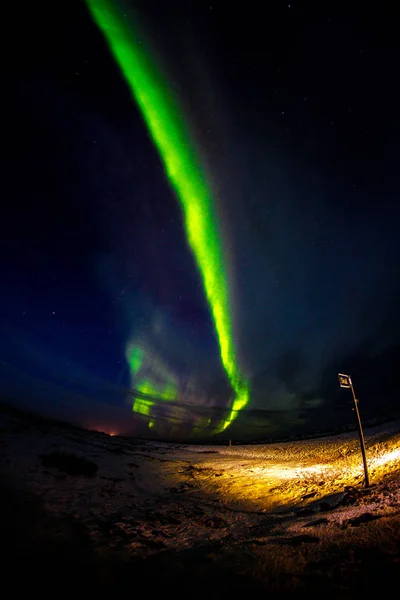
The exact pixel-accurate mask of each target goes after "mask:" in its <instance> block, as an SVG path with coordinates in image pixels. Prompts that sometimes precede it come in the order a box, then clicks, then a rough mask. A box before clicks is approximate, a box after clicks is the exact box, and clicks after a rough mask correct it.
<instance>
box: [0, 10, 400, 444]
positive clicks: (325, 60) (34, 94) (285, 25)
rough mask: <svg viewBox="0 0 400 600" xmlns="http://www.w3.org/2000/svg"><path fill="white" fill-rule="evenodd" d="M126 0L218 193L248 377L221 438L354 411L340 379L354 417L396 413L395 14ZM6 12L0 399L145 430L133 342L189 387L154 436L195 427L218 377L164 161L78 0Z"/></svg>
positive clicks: (399, 123)
mask: <svg viewBox="0 0 400 600" xmlns="http://www.w3.org/2000/svg"><path fill="white" fill-rule="evenodd" d="M130 4H131V6H133V7H134V8H135V10H136V12H137V14H138V16H139V17H140V19H141V22H142V25H143V27H144V29H145V31H146V35H147V38H148V39H149V40H150V41H151V44H152V46H153V48H154V49H155V51H156V53H157V56H158V57H159V59H160V64H161V65H162V68H163V69H164V71H165V73H166V74H167V76H168V80H169V82H170V84H171V85H172V86H173V88H174V90H175V92H176V93H177V94H178V96H179V97H180V100H181V104H182V108H183V111H184V115H185V118H186V119H187V120H188V122H189V123H190V126H191V129H192V131H193V134H194V137H195V138H196V145H197V149H198V152H199V156H200V157H201V160H202V163H203V165H204V167H205V168H206V170H207V173H208V178H209V181H210V182H211V184H212V186H213V189H214V191H215V197H216V202H217V206H218V212H219V215H220V219H221V224H222V225H221V226H222V229H223V232H224V240H225V243H226V252H227V254H228V255H229V275H230V285H231V294H232V307H233V313H234V326H235V338H236V342H237V348H238V355H239V359H240V363H241V366H242V368H243V370H244V371H245V373H246V375H247V376H248V378H249V380H250V384H251V389H252V397H251V403H250V405H249V406H248V411H247V413H246V415H245V416H244V417H243V419H241V420H239V421H238V423H237V424H236V425H235V430H234V433H235V435H238V436H240V435H245V436H247V437H249V436H250V437H251V436H253V437H260V436H262V435H266V434H267V433H268V432H269V433H271V432H278V431H279V432H285V431H289V429H290V428H291V427H292V426H293V427H296V428H297V430H300V431H301V430H304V431H306V430H307V429H312V428H319V429H324V428H329V427H331V425H332V424H333V423H336V422H337V423H339V422H347V421H349V420H350V421H351V419H352V415H351V414H350V416H349V414H348V411H350V407H349V405H348V402H349V401H350V398H348V396H347V395H346V392H344V391H343V390H340V389H338V385H337V372H338V370H340V371H347V370H348V371H350V373H351V374H352V376H353V379H354V382H355V385H356V391H357V392H358V394H359V396H360V401H361V402H362V404H361V406H362V411H364V414H365V415H366V416H368V417H372V416H374V415H375V414H378V413H381V412H382V411H386V412H390V411H393V410H395V409H396V408H397V406H398V399H397V381H396V374H397V373H396V368H397V367H396V366H397V364H398V360H399V354H400V353H399V347H400V336H399V320H398V304H399V280H398V262H399V249H400V248H399V245H400V242H399V235H398V223H399V216H400V215H399V203H398V197H399V191H400V175H399V169H398V161H399V149H400V147H399V134H400V119H399V114H398V106H399V105H400V103H399V100H400V98H399V90H398V86H397V78H396V73H397V69H398V64H399V58H400V51H399V41H398V35H397V32H396V30H395V26H394V23H395V19H394V15H391V14H390V12H387V13H385V12H384V11H385V9H383V8H379V7H375V8H374V11H373V12H372V9H371V13H368V9H366V8H364V9H363V11H361V12H360V11H358V10H356V9H354V10H353V9H352V8H349V7H347V8H346V9H345V10H343V11H342V9H341V8H340V7H337V6H336V5H335V3H333V2H332V3H329V2H327V3H323V6H321V3H314V2H293V3H285V2H269V3H268V6H267V7H266V6H265V5H259V4H258V3H256V2H249V3H247V4H246V5H245V6H243V5H241V6H240V7H239V8H238V9H232V7H230V6H229V4H228V3H223V4H219V6H214V5H212V3H205V2H200V1H195V2H188V3H187V2H179V3H178V2H174V1H172V2H168V3H165V2H161V3H160V2H136V3H135V2H132V1H131V2H130ZM211 5H212V6H211ZM15 12H16V13H17V11H15ZM9 19H10V27H14V29H15V30H16V31H17V30H18V36H19V41H18V44H16V45H15V52H13V53H10V57H9V64H8V65H7V72H6V77H7V87H6V89H7V94H6V103H7V110H6V112H5V119H6V123H5V134H4V140H5V144H4V146H5V148H6V156H5V158H4V163H5V164H4V167H5V168H4V173H5V178H4V181H3V186H4V187H3V203H2V218H1V225H0V226H1V241H0V243H1V253H0V261H1V262H0V265H1V267H0V268H1V274H2V294H1V299H0V310H1V313H0V314H1V320H0V324H1V325H0V331H1V343H0V351H1V355H0V359H1V363H0V372H1V375H2V382H3V394H4V396H5V397H12V398H14V400H15V401H18V402H19V403H22V404H26V405H28V406H30V407H31V408H33V409H35V410H38V411H42V412H46V413H47V414H49V413H50V414H54V415H55V416H62V417H63V418H68V419H70V420H74V421H77V422H80V423H83V424H84V425H85V426H90V427H94V426H96V427H100V428H103V429H107V430H113V429H117V430H119V431H132V432H136V433H137V434H139V435H146V434H147V432H148V429H147V423H146V422H145V421H146V419H143V418H141V417H139V418H134V417H133V416H132V411H131V404H132V402H131V399H130V397H129V389H130V387H131V385H132V381H131V378H130V375H129V369H128V367H127V362H126V347H127V344H128V343H129V342H130V341H132V340H133V341H134V342H135V343H140V344H142V345H143V346H144V347H146V352H147V359H146V360H148V362H149V364H151V363H152V362H153V363H154V364H159V363H160V364H161V363H162V364H163V365H164V366H165V365H167V368H168V370H169V372H171V373H172V374H173V375H174V377H176V378H177V380H179V381H180V382H181V381H184V382H187V381H190V382H191V386H193V389H195V390H196V393H195V396H196V398H197V400H196V402H194V405H193V406H192V407H189V408H187V407H186V408H184V409H182V410H180V411H178V412H179V419H178V421H176V422H177V423H178V425H174V427H172V426H170V425H168V420H167V419H166V415H167V413H166V414H164V413H162V416H161V417H160V419H159V423H158V427H159V429H158V433H159V434H160V435H162V436H168V435H170V436H177V435H180V433H182V435H188V434H189V432H190V428H191V424H192V422H193V418H194V417H193V415H196V414H197V412H198V411H200V413H208V412H209V414H210V416H213V415H214V414H215V411H216V407H225V406H226V405H227V403H228V400H229V386H228V383H227V381H226V376H225V375H224V372H223V369H222V367H221V364H220V358H219V350H218V345H217V341H216V336H215V333H214V330H213V326H212V321H211V317H210V311H209V308H208V306H207V303H206V301H205V297H204V292H203V289H202V285H201V278H200V276H199V274H198V272H197V267H196V264H195V262H194V259H193V257H192V255H191V253H190V251H189V250H188V247H187V244H186V240H185V234H184V228H183V224H182V220H181V213H180V208H179V205H178V202H177V201H176V199H175V197H174V195H173V193H172V191H171V190H170V188H169V186H168V183H167V180H166V177H165V176H164V172H163V168H162V165H161V162H160V159H159V157H158V155H157V152H156V150H155V148H154V147H153V145H152V143H151V141H150V139H149V136H148V134H147V131H146V128H145V126H144V124H143V122H142V120H141V117H140V115H139V113H138V110H137V108H136V106H135V104H134V102H133V100H132V99H131V97H130V94H129V91H128V89H127V87H126V85H125V83H124V81H123V79H122V77H121V76H120V73H119V71H118V69H117V67H116V65H115V63H114V60H113V59H112V57H111V55H110V54H109V51H108V49H107V47H106V44H105V42H104V40H103V38H102V36H101V34H100V32H99V31H98V30H97V29H96V27H95V25H94V24H93V23H92V22H91V20H90V18H89V15H88V12H87V10H86V8H85V4H84V3H83V2H79V1H78V0H71V2H69V3H68V5H66V6H63V8H62V11H61V10H60V11H59V12H58V13H57V14H55V13H54V8H51V5H50V4H49V3H44V2H39V3H37V4H35V6H34V7H31V8H28V9H26V11H25V13H24V19H23V20H22V21H21V18H20V15H19V14H12V15H11V14H10V16H9ZM185 385H186V384H185ZM185 402H186V401H185V400H182V401H181V403H182V404H185ZM178 404H179V399H178ZM185 406H186V404H185ZM347 409H348V410H347ZM168 410H171V411H173V410H175V409H173V408H171V409H168ZM196 411H197V412H196ZM160 414H161V413H160ZM263 424H264V425H265V429H263V427H261V425H263ZM154 431H155V430H154Z"/></svg>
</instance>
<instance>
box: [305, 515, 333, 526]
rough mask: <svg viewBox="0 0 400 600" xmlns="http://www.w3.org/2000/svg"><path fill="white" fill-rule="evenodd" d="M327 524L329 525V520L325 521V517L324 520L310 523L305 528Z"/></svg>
mask: <svg viewBox="0 0 400 600" xmlns="http://www.w3.org/2000/svg"><path fill="white" fill-rule="evenodd" d="M327 523H329V521H328V519H325V517H323V518H322V519H316V520H315V521H310V522H309V523H306V524H305V525H303V527H317V526H318V525H326V524H327Z"/></svg>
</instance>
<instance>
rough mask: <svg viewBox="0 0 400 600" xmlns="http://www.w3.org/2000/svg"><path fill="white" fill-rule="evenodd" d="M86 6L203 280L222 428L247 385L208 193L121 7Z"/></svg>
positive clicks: (98, 1)
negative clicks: (220, 372) (229, 397)
mask: <svg viewBox="0 0 400 600" xmlns="http://www.w3.org/2000/svg"><path fill="white" fill-rule="evenodd" d="M86 2H87V5H88V8H89V10H90V13H91V15H92V18H93V20H94V22H95V23H96V24H97V26H98V27H99V29H100V30H101V31H102V32H103V34H104V36H105V39H106V41H107V43H108V46H109V49H110V51H111V53H112V54H113V56H114V58H115V60H116V62H117V64H118V65H119V67H120V70H121V72H122V75H123V77H124V79H125V81H126V82H127V84H128V86H129V89H130V91H131V93H132V96H133V98H134V100H135V101H136V103H137V104H138V106H139V109H140V111H141V114H142V117H143V119H144V121H145V123H146V125H147V128H148V130H149V133H150V135H151V138H152V140H153V143H154V144H155V146H156V147H157V149H158V151H159V154H160V157H161V159H162V161H163V164H164V168H165V171H166V174H167V177H168V180H169V182H170V184H171V186H172V187H173V189H174V190H175V192H176V195H177V197H178V199H179V201H180V204H181V208H182V211H183V215H184V223H185V229H186V235H187V239H188V243H189V245H190V247H191V249H192V252H193V254H194V257H195V259H196V262H197V265H198V268H199V271H200V274H201V277H202V281H203V286H204V290H205V293H206V296H207V300H208V303H209V306H210V310H211V314H212V318H213V322H214V327H215V331H216V334H217V338H218V343H219V347H220V354H221V360H222V364H223V366H224V369H225V371H226V374H227V376H228V378H229V381H230V383H231V386H232V388H233V390H234V391H235V398H234V400H233V402H232V407H231V410H230V412H229V414H228V417H227V418H226V419H225V420H224V421H223V422H222V423H221V425H220V426H219V427H218V430H224V429H226V427H228V425H230V423H231V422H232V421H233V420H234V419H235V418H236V416H237V414H238V411H239V410H241V409H242V408H244V407H245V406H246V404H247V403H248V401H249V387H248V384H247V382H246V381H245V380H244V379H243V377H242V376H241V374H240V370H239V367H238V363H237V358H236V352H235V345H234V340H233V334H232V324H231V311H230V306H229V294H228V287H227V283H226V282H227V277H226V273H225V269H224V261H223V255H222V247H221V243H220V240H219V235H218V228H217V222H216V217H215V214H214V210H213V202H212V198H211V194H210V191H209V189H208V187H207V184H206V181H205V179H204V177H203V174H202V171H201V169H200V166H199V164H198V161H197V160H196V157H195V151H194V148H193V144H192V143H191V140H190V137H189V135H188V133H187V131H186V130H185V128H184V125H183V123H182V119H181V118H180V116H179V109H178V104H177V103H176V101H175V99H174V98H173V95H172V92H171V90H169V89H168V88H167V86H166V84H165V82H164V81H163V79H162V77H161V75H160V74H159V73H158V72H157V70H156V67H155V65H154V64H153V63H152V61H151V60H150V57H149V54H148V53H146V52H145V49H144V48H143V46H142V45H141V42H140V40H139V39H138V38H137V37H136V36H135V35H134V33H133V31H132V29H131V23H130V22H128V18H127V15H126V14H124V12H123V9H122V7H121V6H117V5H116V2H114V1H112V0H86Z"/></svg>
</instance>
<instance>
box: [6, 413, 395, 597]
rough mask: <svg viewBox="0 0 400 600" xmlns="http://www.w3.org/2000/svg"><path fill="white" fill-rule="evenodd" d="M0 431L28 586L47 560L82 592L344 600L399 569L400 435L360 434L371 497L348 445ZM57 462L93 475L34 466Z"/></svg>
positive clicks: (345, 441)
mask: <svg viewBox="0 0 400 600" xmlns="http://www.w3.org/2000/svg"><path fill="white" fill-rule="evenodd" d="M0 426H1V429H2V435H1V450H2V461H1V472H2V490H3V491H4V490H6V494H3V499H4V498H6V500H5V501H4V500H3V501H4V506H2V507H1V519H2V520H1V519H0V521H1V525H2V539H3V540H4V539H7V535H9V536H10V538H11V539H12V540H19V542H18V544H17V546H16V548H14V552H15V553H16V554H15V557H16V558H15V560H14V563H15V564H19V568H20V569H23V570H24V571H25V572H30V573H31V575H30V578H32V577H33V578H35V577H37V579H38V582H37V584H38V585H39V581H41V582H43V581H47V579H46V578H47V576H48V573H47V567H46V565H47V566H49V561H50V563H51V572H52V573H53V574H55V573H57V572H58V571H57V569H60V568H62V569H64V570H63V573H64V572H65V569H66V568H67V567H66V566H65V561H67V564H70V562H71V560H72V566H71V567H68V569H67V570H68V572H69V573H70V575H69V581H71V582H72V581H73V580H74V579H73V578H74V574H77V573H81V571H82V569H83V572H84V575H85V576H86V577H87V579H88V581H87V583H88V585H90V586H92V587H93V589H95V586H96V585H99V586H100V588H101V589H103V588H104V589H105V586H106V587H107V586H108V585H111V586H113V588H115V589H117V588H118V586H119V585H121V586H128V585H131V586H134V585H135V581H141V582H142V583H143V581H142V578H145V579H146V581H147V579H148V585H149V586H150V589H152V590H154V589H155V588H157V586H161V587H162V588H164V587H165V586H169V585H171V586H173V589H174V594H175V596H176V595H179V590H181V591H182V596H185V594H184V593H183V592H184V590H185V589H186V588H185V585H186V586H187V585H188V584H189V580H190V581H192V580H193V581H194V582H195V590H193V592H192V594H191V596H192V597H194V596H195V597H203V595H204V594H207V595H210V593H211V591H212V590H210V589H209V587H207V586H209V585H211V583H210V582H213V583H212V588H213V589H214V591H215V594H216V596H215V597H221V593H223V592H225V593H229V594H230V595H231V596H232V595H235V593H236V592H237V591H238V590H240V589H243V590H250V588H251V589H254V591H256V590H259V591H268V593H270V594H273V593H276V594H278V595H279V596H280V595H281V594H284V593H288V594H291V593H297V592H298V593H300V592H304V591H307V593H309V594H311V593H312V592H315V594H316V595H318V594H320V593H321V591H324V593H325V592H326V593H328V592H329V593H331V596H332V597H341V598H343V597H347V596H346V594H349V596H348V597H351V596H352V594H354V591H355V590H356V589H364V588H365V590H366V591H367V590H368V589H370V588H371V586H373V585H375V583H374V581H375V580H372V579H371V578H372V574H374V576H375V574H376V569H378V570H380V573H381V575H383V574H385V576H384V578H383V579H382V577H381V578H380V579H379V581H380V583H381V584H382V585H383V584H384V583H385V582H386V584H389V583H390V581H391V577H392V576H394V574H395V573H397V571H398V569H399V555H400V511H399V508H400V494H399V490H400V477H399V474H400V422H392V423H389V424H386V425H383V426H380V427H376V428H374V429H370V430H366V432H365V433H366V444H367V455H368V460H369V472H370V479H371V483H372V486H371V487H370V489H368V490H365V489H364V487H363V469H362V462H361V454H360V451H359V444H358V438H357V435H356V434H355V433H349V434H345V435H341V436H334V437H330V438H320V439H314V440H309V441H298V442H286V443H280V444H270V445H246V446H235V445H233V446H232V447H229V446H201V447H196V446H182V445H167V444H160V443H153V442H142V441H135V440H132V439H131V440H128V439H122V438H118V437H117V436H115V437H110V436H108V435H105V434H100V433H97V432H84V431H81V430H78V429H66V428H63V427H55V426H51V427H50V426H39V425H38V424H37V423H33V422H31V421H27V420H26V419H24V418H21V417H16V416H15V415H14V416H11V417H10V415H6V414H3V415H2V417H1V423H0ZM54 451H61V452H68V453H73V454H75V455H77V456H84V457H85V458H86V459H87V460H90V461H94V462H95V463H96V464H97V465H98V471H97V473H96V474H95V475H94V476H92V477H86V476H84V475H66V474H65V473H63V472H62V471H60V470H58V469H56V468H53V467H48V466H47V467H46V466H44V464H43V461H42V460H41V459H40V458H39V457H40V455H46V454H48V453H50V452H54ZM7 498H8V500H7ZM10 498H11V499H10ZM27 498H28V499H29V500H27ZM32 507H33V508H32ZM10 511H11V513H12V515H13V518H12V519H10V518H9V514H8V513H10ZM3 529H4V531H3ZM21 540H23V542H21ZM13 543H14V542H13ZM71 544H72V545H73V547H74V548H76V550H75V551H73V552H72V551H71ZM74 544H75V545H74ZM21 547H22V548H23V551H21ZM78 549H79V551H78ZM21 552H22V553H21ZM38 552H39V556H42V554H43V552H44V553H45V554H44V555H45V558H44V559H43V560H41V561H40V565H38V564H37V561H36V557H37V553H38ZM47 552H49V553H50V554H49V556H48V554H46V553H47ZM57 552H61V555H62V559H60V560H58V559H57V560H56V559H55V558H54V557H57V556H58V554H57ZM41 553H42V554H41ZM82 553H83V554H82ZM11 556H13V554H12V553H11ZM78 558H79V560H78ZM51 561H55V564H53V563H52V562H51ZM74 561H75V562H76V564H75V563H74ZM110 561H111V562H110ZM99 564H100V565H101V568H99ZM82 565H85V566H84V567H82ZM110 565H112V566H110ZM29 569H30V571H29ZM43 569H44V571H43ZM115 569H117V571H118V573H119V575H118V576H117V575H116V574H115ZM76 576H78V575H76ZM79 576H80V577H81V576H82V574H80V575H79ZM54 577H55V575H54ZM71 577H72V579H71ZM177 577H178V578H179V579H180V581H181V583H182V585H183V584H184V582H186V583H185V584H184V586H183V588H181V587H180V586H179V585H178V586H177V587H176V578H177ZM30 578H29V577H28V579H27V580H24V581H28V580H29V581H30ZM84 580H85V577H83V580H82V581H84ZM21 582H22V580H21ZM174 582H175V583H174ZM207 582H209V583H207ZM31 584H32V583H31ZM328 584H329V585H328ZM327 585H328V587H327V588H326V589H325V587H324V586H327ZM360 586H361V588H360ZM363 586H364V588H363ZM118 589H119V588H118ZM124 589H125V588H124ZM328 595H329V594H328ZM185 597H186V596H185ZM212 597H213V596H212Z"/></svg>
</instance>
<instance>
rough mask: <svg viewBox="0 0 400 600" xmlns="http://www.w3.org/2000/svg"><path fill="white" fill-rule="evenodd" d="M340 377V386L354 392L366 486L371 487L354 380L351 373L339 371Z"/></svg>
mask: <svg viewBox="0 0 400 600" xmlns="http://www.w3.org/2000/svg"><path fill="white" fill-rule="evenodd" d="M338 377H339V384H340V387H342V388H350V389H351V392H352V394H353V400H354V406H355V410H356V415H357V423H358V434H359V436H360V446H361V454H362V457H363V463H364V476H365V487H369V476H368V466H367V457H366V454H365V441H364V434H363V430H362V426H361V419H360V412H359V410H358V400H357V398H356V395H355V393H354V388H353V382H352V381H351V377H350V375H345V374H344V373H338Z"/></svg>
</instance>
